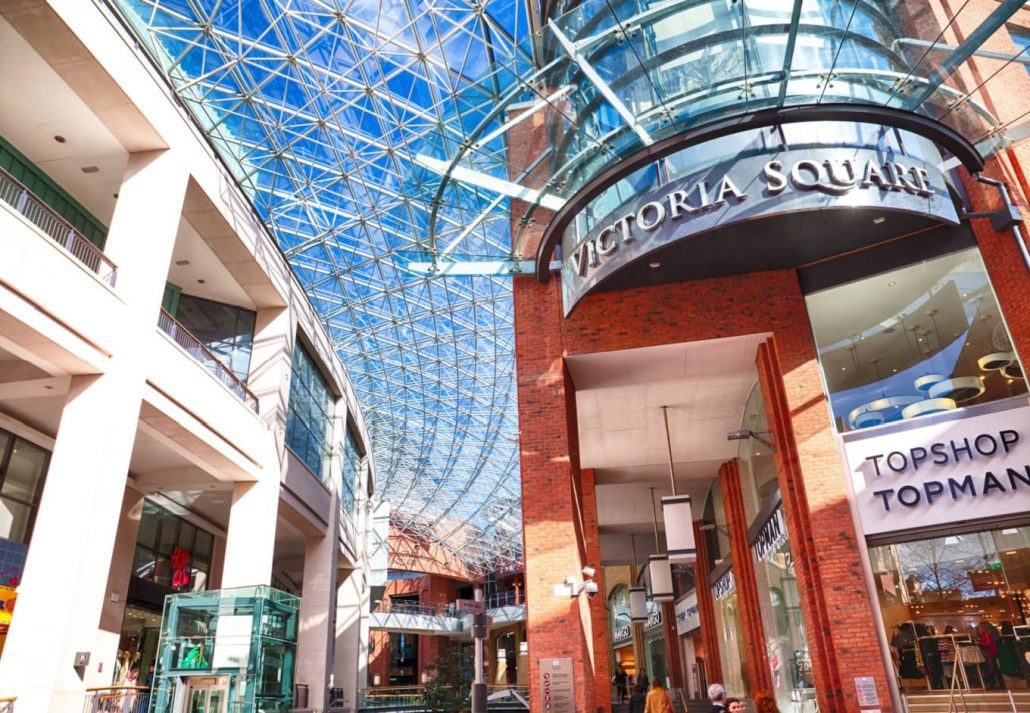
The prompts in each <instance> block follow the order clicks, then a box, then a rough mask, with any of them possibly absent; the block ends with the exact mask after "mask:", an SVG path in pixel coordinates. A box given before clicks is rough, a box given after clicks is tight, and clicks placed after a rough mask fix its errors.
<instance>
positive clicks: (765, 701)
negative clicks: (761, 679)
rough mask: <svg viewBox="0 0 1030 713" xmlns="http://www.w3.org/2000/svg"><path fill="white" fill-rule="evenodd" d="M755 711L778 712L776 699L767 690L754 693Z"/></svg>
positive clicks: (759, 712)
mask: <svg viewBox="0 0 1030 713" xmlns="http://www.w3.org/2000/svg"><path fill="white" fill-rule="evenodd" d="M755 713H780V709H779V708H777V707H776V699H775V698H773V695H772V694H771V693H769V691H765V690H762V691H759V692H758V693H756V694H755Z"/></svg>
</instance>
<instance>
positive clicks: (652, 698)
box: [644, 678, 673, 713]
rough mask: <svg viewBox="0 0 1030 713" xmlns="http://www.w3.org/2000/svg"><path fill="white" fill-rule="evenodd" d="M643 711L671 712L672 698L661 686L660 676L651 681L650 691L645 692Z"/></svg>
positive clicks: (654, 712)
mask: <svg viewBox="0 0 1030 713" xmlns="http://www.w3.org/2000/svg"><path fill="white" fill-rule="evenodd" d="M644 713H673V710H672V699H670V698H669V694H668V692H666V690H665V688H664V687H663V686H662V681H661V679H660V678H656V679H655V680H654V681H652V682H651V692H650V693H648V694H647V701H646V702H645V704H644Z"/></svg>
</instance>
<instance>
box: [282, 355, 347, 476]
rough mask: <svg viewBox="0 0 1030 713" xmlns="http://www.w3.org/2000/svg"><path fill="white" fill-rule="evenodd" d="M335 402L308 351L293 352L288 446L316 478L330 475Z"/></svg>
mask: <svg viewBox="0 0 1030 713" xmlns="http://www.w3.org/2000/svg"><path fill="white" fill-rule="evenodd" d="M334 402H335V398H334V396H333V394H332V393H331V392H330V391H329V386H328V385H327V384H326V381H325V378H324V377H323V376H322V374H321V372H319V370H318V367H317V366H316V365H315V362H314V361H313V360H312V359H311V357H310V356H309V355H308V353H307V350H305V349H304V347H303V345H301V344H300V343H299V342H298V343H297V344H296V346H295V348H294V350H293V366H292V368H291V372H290V404H289V412H288V413H287V416H286V442H287V444H288V445H289V446H290V448H291V449H292V450H293V451H294V452H295V453H296V454H297V456H298V457H299V458H300V459H301V460H302V461H304V464H305V465H307V466H308V468H310V469H311V472H313V473H314V474H315V475H317V476H319V477H320V478H322V479H325V478H326V477H328V475H329V458H330V455H331V452H332V446H331V439H332V429H333V420H332V414H333V405H334Z"/></svg>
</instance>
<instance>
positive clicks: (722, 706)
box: [708, 683, 726, 713]
mask: <svg viewBox="0 0 1030 713" xmlns="http://www.w3.org/2000/svg"><path fill="white" fill-rule="evenodd" d="M708 698H709V699H710V700H711V701H712V707H711V709H709V711H708V713H726V689H725V688H723V686H722V684H721V683H713V684H712V685H711V686H709V687H708Z"/></svg>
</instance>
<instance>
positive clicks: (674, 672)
mask: <svg viewBox="0 0 1030 713" xmlns="http://www.w3.org/2000/svg"><path fill="white" fill-rule="evenodd" d="M662 634H663V635H664V636H665V660H666V661H668V665H667V666H666V668H667V669H668V671H669V686H670V687H672V688H678V689H680V690H683V657H682V656H681V655H680V654H681V652H680V637H679V635H678V634H677V633H676V604H675V603H674V602H662Z"/></svg>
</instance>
